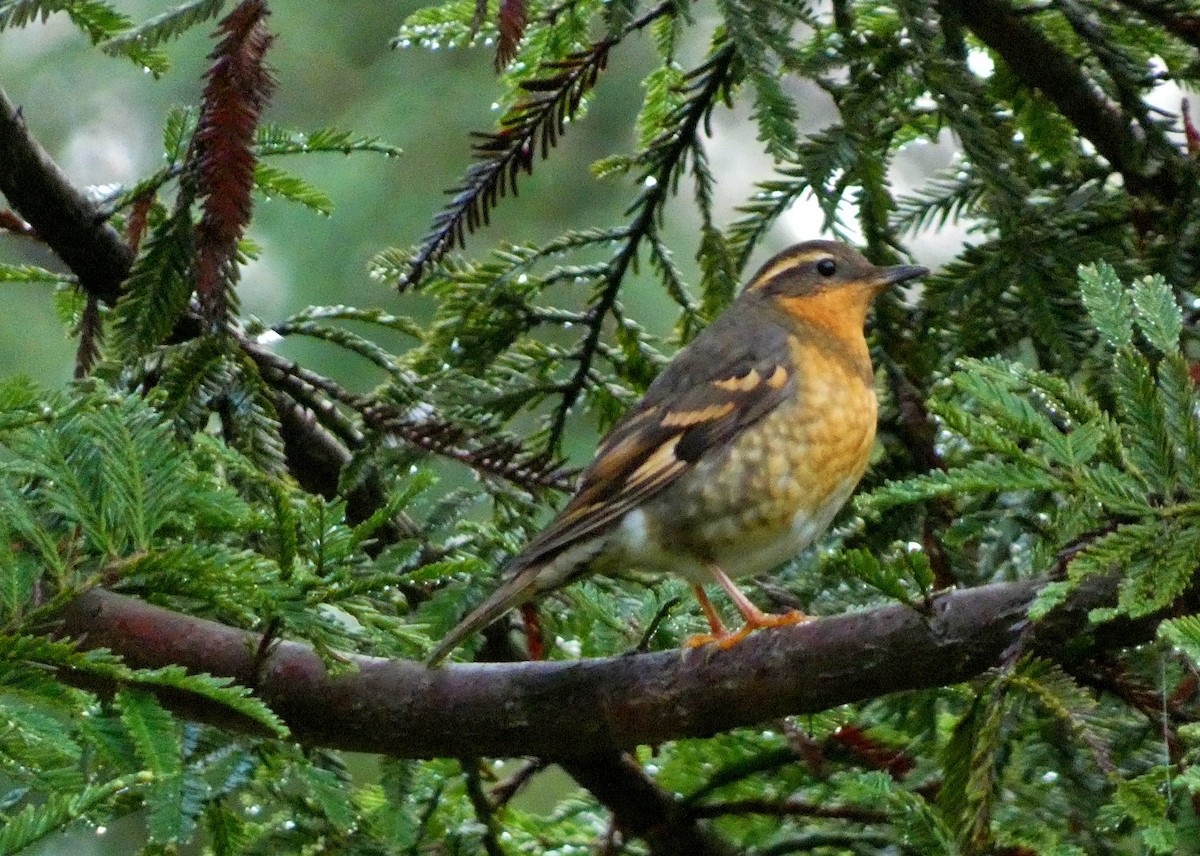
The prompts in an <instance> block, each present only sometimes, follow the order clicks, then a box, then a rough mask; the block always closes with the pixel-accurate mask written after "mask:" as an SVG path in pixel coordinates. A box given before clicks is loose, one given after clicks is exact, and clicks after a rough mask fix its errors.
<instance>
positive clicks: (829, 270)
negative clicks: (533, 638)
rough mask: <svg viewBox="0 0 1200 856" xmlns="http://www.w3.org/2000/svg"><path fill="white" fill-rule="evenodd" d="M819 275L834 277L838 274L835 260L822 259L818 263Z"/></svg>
mask: <svg viewBox="0 0 1200 856" xmlns="http://www.w3.org/2000/svg"><path fill="white" fill-rule="evenodd" d="M817 273H819V274H820V275H821V276H833V275H834V274H835V273H837V265H836V264H834V262H833V259H821V260H820V261H819V262H817Z"/></svg>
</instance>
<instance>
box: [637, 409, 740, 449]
mask: <svg viewBox="0 0 1200 856" xmlns="http://www.w3.org/2000/svg"><path fill="white" fill-rule="evenodd" d="M732 410H733V402H732V401H726V402H725V403H723V404H712V405H709V406H708V407H705V408H704V409H703V410H672V411H671V412H670V413H668V414H667V415H666V416H664V417H663V418H662V422H661V423H659V424H661V425H662V426H663V427H664V428H688V427H690V426H692V425H699V424H700V423H701V422H711V421H713V420H714V419H720V418H721V417H722V416H724V415H725V414H727V413H730V412H731V411H732ZM676 442H678V438H676ZM672 448H674V446H672ZM655 454H657V453H655Z"/></svg>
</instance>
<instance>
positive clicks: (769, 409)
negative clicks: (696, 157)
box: [429, 241, 929, 665]
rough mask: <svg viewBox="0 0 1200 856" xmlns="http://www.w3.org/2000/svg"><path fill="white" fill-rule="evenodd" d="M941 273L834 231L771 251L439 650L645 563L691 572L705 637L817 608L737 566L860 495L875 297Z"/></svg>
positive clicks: (728, 637) (773, 551) (799, 543)
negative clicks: (735, 621) (786, 609)
mask: <svg viewBox="0 0 1200 856" xmlns="http://www.w3.org/2000/svg"><path fill="white" fill-rule="evenodd" d="M928 272H929V271H928V270H927V269H926V268H923V267H917V266H915V265H899V266H896V267H876V266H875V265H873V264H871V263H870V262H869V261H867V259H866V258H864V257H863V256H862V255H861V254H860V253H858V252H856V251H855V250H853V249H851V248H850V247H847V246H845V245H843V244H837V243H832V242H829V241H808V242H806V243H802V244H797V245H796V246H794V247H792V248H790V249H787V250H784V251H783V252H781V253H780V254H779V255H777V256H775V257H774V258H772V259H771V260H769V261H768V262H767V263H766V264H764V265H763V266H762V268H760V269H759V271H758V273H756V274H755V275H754V277H753V279H751V280H750V282H749V283H748V284H747V285H746V287H745V288H744V289H743V290H742V292H741V294H739V295H738V297H737V299H736V300H735V301H734V302H733V304H732V305H731V306H730V307H729V309H728V310H727V311H726V312H724V313H723V314H722V315H721V316H720V317H718V318H717V319H716V320H715V321H714V322H713V323H712V324H711V325H710V326H709V327H708V328H707V329H705V330H704V331H703V332H702V333H700V335H698V336H697V337H696V338H695V340H694V341H692V343H691V344H690V345H688V346H687V347H686V348H684V349H683V350H682V351H680V352H679V354H678V355H677V356H676V357H675V359H674V360H672V361H671V363H670V365H668V366H667V368H666V369H665V370H664V371H663V373H662V374H661V375H660V376H659V377H658V379H657V380H655V381H654V383H653V384H651V385H650V388H649V389H648V390H647V391H646V395H645V396H644V397H643V398H642V400H641V401H640V402H638V404H637V405H636V406H635V407H634V408H633V410H632V411H631V412H630V413H629V414H627V415H626V416H625V417H624V419H622V420H621V421H620V422H619V423H617V425H615V426H614V427H613V429H612V430H611V431H610V432H609V433H608V435H607V436H606V437H605V438H604V439H603V440H602V441H601V442H600V446H599V449H598V450H597V452H596V458H595V460H594V461H592V463H591V465H590V466H588V468H587V469H586V470H585V471H584V472H583V474H582V475H581V478H580V482H579V489H578V491H577V492H576V494H575V496H574V497H572V499H571V500H570V502H568V503H567V505H566V506H565V507H564V508H563V510H562V512H561V513H559V515H558V516H557V517H555V518H554V520H553V521H551V522H550V524H549V525H548V526H547V527H546V528H545V529H543V530H542V531H541V533H540V534H538V535H537V536H536V537H535V538H534V539H533V540H532V541H531V542H530V543H529V545H528V546H527V547H526V548H525V550H524V551H523V552H521V553H520V554H519V555H517V556H516V557H515V558H514V559H512V561H511V562H510V563H509V564H508V566H507V568H506V569H505V573H504V580H503V582H502V583H501V584H500V587H499V588H498V589H497V590H496V591H495V593H493V594H492V595H491V597H489V598H488V599H487V601H485V602H484V603H483V605H482V606H480V607H479V608H477V609H476V610H474V611H473V612H472V613H471V614H470V615H468V616H467V617H466V618H465V619H464V620H463V621H462V622H461V623H460V624H458V626H456V627H455V628H454V629H452V630H451V631H450V633H449V634H448V635H447V636H446V638H445V639H444V640H442V641H441V643H439V644H438V646H437V647H436V648H435V649H434V651H433V653H432V654H431V655H430V658H429V663H430V664H431V665H432V664H436V663H437V662H439V661H440V660H442V659H443V658H445V656H446V655H447V654H449V653H450V651H452V650H453V649H454V648H455V646H457V645H458V644H459V643H460V642H461V641H462V640H463V639H464V638H465V637H466V636H468V635H469V634H471V633H473V632H475V631H476V630H479V629H480V628H482V627H484V626H486V625H487V624H489V623H490V622H492V621H494V620H495V619H496V618H499V617H500V616H501V615H503V614H504V613H505V612H507V611H508V610H509V609H511V608H513V607H515V606H518V605H521V604H524V603H527V602H528V601H530V600H531V599H533V598H535V597H537V596H538V595H540V594H542V593H544V592H547V591H549V590H551V589H557V588H559V587H561V586H564V585H566V584H568V583H570V582H572V581H574V580H577V579H579V578H580V577H583V576H585V575H587V574H594V573H615V572H619V571H622V570H624V569H626V568H631V567H640V568H642V569H644V570H649V571H662V572H671V573H676V574H679V575H681V576H682V577H684V578H685V579H686V580H687V581H688V582H689V583H691V586H692V590H693V591H694V592H695V594H696V598H697V599H698V600H699V601H700V606H701V608H702V609H703V610H704V615H705V617H706V618H707V619H708V622H709V625H710V626H711V628H712V634H711V635H707V634H706V635H704V636H699V637H693V638H692V639H690V640H688V644H689V645H698V644H704V643H706V642H712V641H715V642H717V643H718V644H720V645H722V646H727V645H730V644H732V643H734V642H736V641H738V640H739V639H741V638H743V637H744V636H745V635H746V634H747V633H749V632H750V631H751V630H753V629H755V628H758V627H769V626H775V625H780V624H788V623H793V622H797V621H803V620H805V619H806V616H804V615H802V614H800V613H798V612H793V613H788V614H786V615H771V614H768V613H764V612H762V611H761V610H759V609H758V607H756V606H755V605H754V604H753V603H751V602H750V600H749V599H748V598H747V597H746V595H745V594H743V593H742V592H741V591H740V590H739V589H738V588H737V586H736V585H735V584H734V582H733V579H732V578H733V577H742V576H750V575H753V574H758V573H761V572H763V571H767V570H770V569H771V568H774V567H775V566H777V565H779V564H781V563H782V562H784V561H786V560H787V559H790V558H792V557H793V556H795V555H796V554H797V553H799V552H800V551H801V550H802V549H804V548H805V547H807V546H808V545H809V544H811V543H812V541H813V539H815V538H816V537H817V536H818V535H820V534H821V532H823V531H824V530H825V528H826V527H827V526H828V525H829V523H830V521H831V520H832V519H833V517H834V515H835V514H837V512H838V509H840V508H841V507H842V505H843V504H844V503H845V502H846V500H847V499H848V498H849V496H850V494H851V492H852V491H853V490H854V486H855V485H856V484H857V483H858V480H859V478H861V477H862V474H863V471H864V470H865V469H866V467H867V459H868V458H869V456H870V454H871V447H872V445H873V443H874V441H875V422H876V401H875V387H874V373H873V371H872V368H871V358H870V355H869V353H868V351H867V343H866V339H865V338H864V336H863V324H864V322H865V320H866V315H867V308H868V306H869V305H870V302H871V299H872V298H873V297H874V296H875V295H876V294H878V293H879V292H880V291H882V290H883V289H884V288H886V287H887V286H889V285H894V284H896V283H900V282H906V281H908V280H911V279H914V278H917V277H920V276H924V275H926V274H927V273H928ZM711 582H715V583H717V584H718V585H720V586H721V588H723V589H724V590H725V591H726V592H727V593H728V595H729V597H730V598H731V599H732V600H733V602H734V604H735V605H736V606H737V608H738V611H740V612H741V613H742V616H743V618H744V619H745V622H746V624H745V626H744V627H743V628H742V629H741V630H739V631H736V632H730V631H729V630H726V628H725V627H724V625H723V624H722V623H721V619H720V617H719V616H718V614H717V611H716V609H715V608H714V607H713V605H712V603H711V602H710V601H709V600H708V597H707V596H706V595H705V593H704V589H703V585H704V584H705V583H711Z"/></svg>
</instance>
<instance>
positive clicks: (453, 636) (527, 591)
mask: <svg viewBox="0 0 1200 856" xmlns="http://www.w3.org/2000/svg"><path fill="white" fill-rule="evenodd" d="M538 570H539V568H538V566H536V565H535V566H533V567H526V568H521V569H520V570H519V571H518V572H517V573H515V574H512V576H510V577H508V578H507V579H506V580H504V582H502V583H501V584H500V588H498V589H496V590H495V591H494V592H492V594H491V596H490V597H489V598H488V599H487V600H485V601H484V602H483V603H482V604H481V605H480V606H478V607H476V608H475V610H474V611H472V612H471V614H470V615H468V616H467V617H466V618H464V619H463V620H462V621H460V622H459V623H458V624H456V625H455V626H454V627H453V628H451V630H450V632H449V633H447V634H446V637H445V638H444V639H442V641H441V642H439V643H438V644H437V647H435V648H434V649H433V652H432V653H431V654H430V655H429V657H428V658H427V659H426V660H425V665H427V666H430V667H431V668H432V667H433V666H436V665H438V664H439V663H441V662H442V660H444V659H446V657H447V655H449V653H450V652H451V651H453V650H454V649H455V648H457V647H458V645H459V643H460V642H462V641H463V640H464V639H466V638H467V637H468V636H470V635H471V634H472V633H474V632H475V631H477V630H482V629H483V628H484V627H487V626H488V625H489V624H491V623H492V622H493V621H495V620H496V619H497V618H499V617H500V616H501V615H503V614H504V613H506V612H508V611H509V610H510V609H512V608H513V607H514V606H518V605H520V604H522V603H524V602H525V601H527V600H529V598H530V597H531V596H533V594H534V591H535V588H536V582H537V572H538Z"/></svg>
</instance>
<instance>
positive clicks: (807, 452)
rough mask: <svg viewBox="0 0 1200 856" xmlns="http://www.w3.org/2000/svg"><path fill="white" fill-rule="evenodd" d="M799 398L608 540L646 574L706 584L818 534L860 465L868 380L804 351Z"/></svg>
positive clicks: (760, 566)
mask: <svg viewBox="0 0 1200 856" xmlns="http://www.w3.org/2000/svg"><path fill="white" fill-rule="evenodd" d="M795 356H796V362H795V365H797V366H803V367H804V375H803V376H802V377H801V378H799V379H798V380H799V381H800V382H801V384H802V385H801V392H800V395H799V396H797V398H796V400H795V401H794V402H786V403H784V404H781V405H780V406H779V407H777V408H776V409H775V410H774V411H772V412H771V413H770V414H769V415H768V416H766V417H765V418H764V419H763V420H762V421H760V422H758V423H757V424H755V425H753V426H751V427H750V428H749V429H747V430H746V431H744V432H743V433H742V434H740V435H739V436H738V437H737V438H735V439H734V441H733V442H732V443H730V444H729V445H728V446H727V447H726V448H725V449H723V450H722V451H720V452H718V453H716V454H713V455H710V456H709V457H708V458H706V459H705V460H703V461H701V462H700V463H699V464H698V465H697V466H696V467H695V469H693V470H691V471H690V472H688V473H686V474H684V475H683V476H681V477H680V479H679V481H678V482H676V483H675V484H673V485H672V486H671V487H670V488H669V489H668V491H666V492H664V495H663V496H661V497H659V498H656V499H654V500H651V501H649V502H647V503H646V504H645V505H644V506H642V508H640V509H638V510H636V511H634V512H631V513H630V514H629V515H627V517H626V519H625V520H624V521H623V522H622V524H621V525H620V526H619V527H618V532H617V533H614V534H616V536H617V538H618V539H619V540H620V541H621V542H622V543H623V545H624V546H625V548H626V551H625V552H626V556H627V557H628V559H629V560H631V561H634V562H637V563H639V564H641V565H643V566H645V567H647V569H650V570H665V571H671V572H674V573H679V574H682V575H683V576H685V577H687V578H689V579H692V580H694V581H697V582H704V581H708V580H710V579H711V575H710V574H709V573H708V572H707V570H706V565H707V564H709V563H715V564H716V565H718V566H720V567H721V568H722V570H724V571H725V572H726V573H727V574H729V575H730V576H746V575H751V574H757V573H761V572H763V571H767V570H770V569H771V568H773V567H776V566H777V565H779V564H781V563H782V562H785V561H787V560H788V559H790V558H792V557H793V556H795V555H796V554H797V553H799V552H800V551H801V550H803V549H804V548H805V547H807V546H808V545H809V544H810V543H812V541H813V540H814V539H815V538H816V537H817V536H818V535H820V534H821V532H823V531H824V530H825V528H826V527H827V526H828V525H829V523H830V521H831V520H832V519H833V517H834V516H835V515H836V514H837V512H838V510H839V509H840V508H841V507H842V505H843V504H844V503H845V502H846V500H847V499H848V498H849V496H850V494H851V493H852V492H853V490H854V487H855V485H856V484H857V483H858V481H859V479H860V478H861V477H862V474H863V472H864V470H865V469H866V466H867V460H868V458H869V457H870V454H871V447H872V445H873V443H874V440H875V423H876V415H877V406H876V401H875V391H874V388H873V386H872V385H871V383H870V378H869V376H867V377H864V374H863V372H862V371H861V370H855V368H854V367H853V366H851V365H849V364H848V363H847V362H845V361H840V360H834V359H830V358H828V357H827V356H825V355H823V354H820V353H818V352H817V349H815V348H811V349H806V350H805V351H803V352H801V353H797V354H796V355H795Z"/></svg>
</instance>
